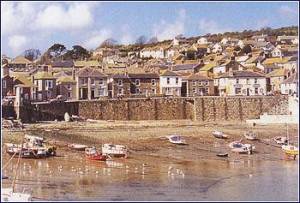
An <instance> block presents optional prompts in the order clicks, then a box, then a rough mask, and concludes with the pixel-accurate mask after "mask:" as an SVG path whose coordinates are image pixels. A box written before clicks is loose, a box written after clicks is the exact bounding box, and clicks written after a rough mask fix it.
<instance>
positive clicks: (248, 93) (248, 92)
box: [247, 88, 250, 96]
mask: <svg viewBox="0 0 300 203" xmlns="http://www.w3.org/2000/svg"><path fill="white" fill-rule="evenodd" d="M249 95H250V91H249V88H247V96H249Z"/></svg>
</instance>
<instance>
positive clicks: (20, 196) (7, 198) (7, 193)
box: [1, 188, 32, 202]
mask: <svg viewBox="0 0 300 203" xmlns="http://www.w3.org/2000/svg"><path fill="white" fill-rule="evenodd" d="M31 199H32V197H31V194H29V193H24V192H23V193H20V192H13V188H1V202H31Z"/></svg>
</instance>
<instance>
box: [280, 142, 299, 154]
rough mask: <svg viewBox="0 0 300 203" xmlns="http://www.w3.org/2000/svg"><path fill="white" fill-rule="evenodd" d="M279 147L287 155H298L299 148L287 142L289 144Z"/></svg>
mask: <svg viewBox="0 0 300 203" xmlns="http://www.w3.org/2000/svg"><path fill="white" fill-rule="evenodd" d="M281 148H282V150H283V151H284V152H285V153H286V154H288V155H298V154H299V149H298V147H296V146H293V145H290V144H289V145H282V147H281Z"/></svg>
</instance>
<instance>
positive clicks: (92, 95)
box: [91, 89, 95, 99]
mask: <svg viewBox="0 0 300 203" xmlns="http://www.w3.org/2000/svg"><path fill="white" fill-rule="evenodd" d="M91 99H95V90H94V89H92V90H91Z"/></svg>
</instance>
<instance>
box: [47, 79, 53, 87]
mask: <svg viewBox="0 0 300 203" xmlns="http://www.w3.org/2000/svg"><path fill="white" fill-rule="evenodd" d="M52 85H53V83H52V80H48V87H49V88H53V86H52Z"/></svg>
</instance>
